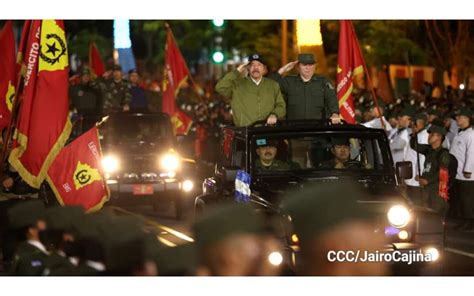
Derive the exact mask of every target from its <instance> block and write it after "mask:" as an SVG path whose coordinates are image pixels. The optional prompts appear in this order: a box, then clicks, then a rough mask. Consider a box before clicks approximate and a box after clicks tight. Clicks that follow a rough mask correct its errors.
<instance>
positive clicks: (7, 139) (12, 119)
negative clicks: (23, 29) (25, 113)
mask: <svg viewBox="0 0 474 296" xmlns="http://www.w3.org/2000/svg"><path fill="white" fill-rule="evenodd" d="M26 22H27V21H25V23H26ZM28 25H29V26H30V29H31V25H32V22H31V21H29V22H28ZM30 29H28V32H29V31H30ZM22 37H24V36H22ZM26 42H27V40H26V41H25V44H26ZM25 44H20V46H21V45H23V47H24V46H25ZM23 51H24V48H19V49H18V53H17V63H18V62H20V61H21V66H20V70H19V71H18V73H17V76H18V77H17V83H16V86H15V93H14V94H13V106H12V113H11V116H10V122H9V123H8V128H7V133H6V135H5V136H6V137H5V138H3V141H4V142H3V147H2V154H1V159H0V168H2V169H3V166H4V165H5V161H6V158H7V156H8V153H7V151H8V146H9V144H10V138H11V137H12V130H13V127H14V124H15V121H16V117H17V115H18V109H19V106H20V99H21V97H20V96H19V94H20V93H21V92H22V91H23V86H24V79H23V78H24V77H23V74H24V73H25V72H26V66H25V64H24V63H23V54H24V52H23ZM20 88H21V89H20ZM2 137H3V135H2Z"/></svg>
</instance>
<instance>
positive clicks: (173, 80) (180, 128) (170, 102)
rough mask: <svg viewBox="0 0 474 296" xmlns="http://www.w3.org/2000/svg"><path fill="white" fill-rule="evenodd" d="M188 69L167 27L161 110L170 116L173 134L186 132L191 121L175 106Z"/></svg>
mask: <svg viewBox="0 0 474 296" xmlns="http://www.w3.org/2000/svg"><path fill="white" fill-rule="evenodd" d="M188 75H189V71H188V67H187V66H186V62H185V61H184V58H183V56H182V55H181V52H180V51H179V48H178V46H177V45H176V42H175V41H174V38H173V34H172V33H171V30H170V29H168V35H167V37H166V48H165V73H164V79H163V101H162V111H163V112H164V113H167V114H168V115H169V116H170V117H171V122H172V123H173V131H174V133H175V134H187V133H188V131H189V129H190V128H191V124H192V123H193V121H192V119H191V117H190V116H188V115H187V114H186V113H184V112H183V111H181V110H179V108H177V106H176V95H177V94H178V91H179V88H180V87H181V86H182V84H183V83H184V82H185V81H186V79H187V78H188Z"/></svg>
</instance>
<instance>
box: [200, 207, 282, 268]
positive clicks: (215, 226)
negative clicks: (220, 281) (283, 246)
mask: <svg viewBox="0 0 474 296" xmlns="http://www.w3.org/2000/svg"><path fill="white" fill-rule="evenodd" d="M193 229H194V234H195V238H196V248H197V256H198V257H197V258H198V260H200V262H198V266H199V267H198V272H197V274H198V275H218V276H224V275H225V276H244V275H275V274H278V273H279V270H280V268H281V265H278V264H277V265H274V266H273V268H268V266H267V263H266V261H267V260H268V258H269V255H270V254H272V253H274V252H278V251H279V250H278V249H272V248H269V245H268V243H267V241H266V236H265V235H264V230H263V224H262V221H261V220H260V219H259V217H258V216H257V214H256V213H255V212H254V210H253V209H252V207H251V206H250V205H248V204H225V205H221V206H217V207H215V208H212V209H209V210H208V211H207V212H206V213H205V214H204V215H203V216H202V217H200V218H199V220H197V221H196V223H195V224H194V226H193ZM280 254H281V253H280Z"/></svg>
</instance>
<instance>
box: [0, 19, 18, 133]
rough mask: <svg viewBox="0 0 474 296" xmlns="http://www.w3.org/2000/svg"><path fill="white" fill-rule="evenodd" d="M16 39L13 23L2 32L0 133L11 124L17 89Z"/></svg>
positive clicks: (0, 52) (7, 24)
mask: <svg viewBox="0 0 474 296" xmlns="http://www.w3.org/2000/svg"><path fill="white" fill-rule="evenodd" d="M15 76H16V61H15V37H14V35H13V26H12V21H7V22H6V23H5V25H4V26H3V29H2V31H1V32H0V131H3V129H4V128H6V127H7V126H8V124H9V123H10V117H11V113H12V108H13V98H14V96H15V87H16V77H15Z"/></svg>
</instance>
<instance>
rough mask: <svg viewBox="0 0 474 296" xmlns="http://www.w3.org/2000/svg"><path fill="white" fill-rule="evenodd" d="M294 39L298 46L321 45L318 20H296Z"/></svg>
mask: <svg viewBox="0 0 474 296" xmlns="http://www.w3.org/2000/svg"><path fill="white" fill-rule="evenodd" d="M296 39H297V43H298V46H318V45H323V36H322V35H321V26H320V22H319V20H297V21H296Z"/></svg>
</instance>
